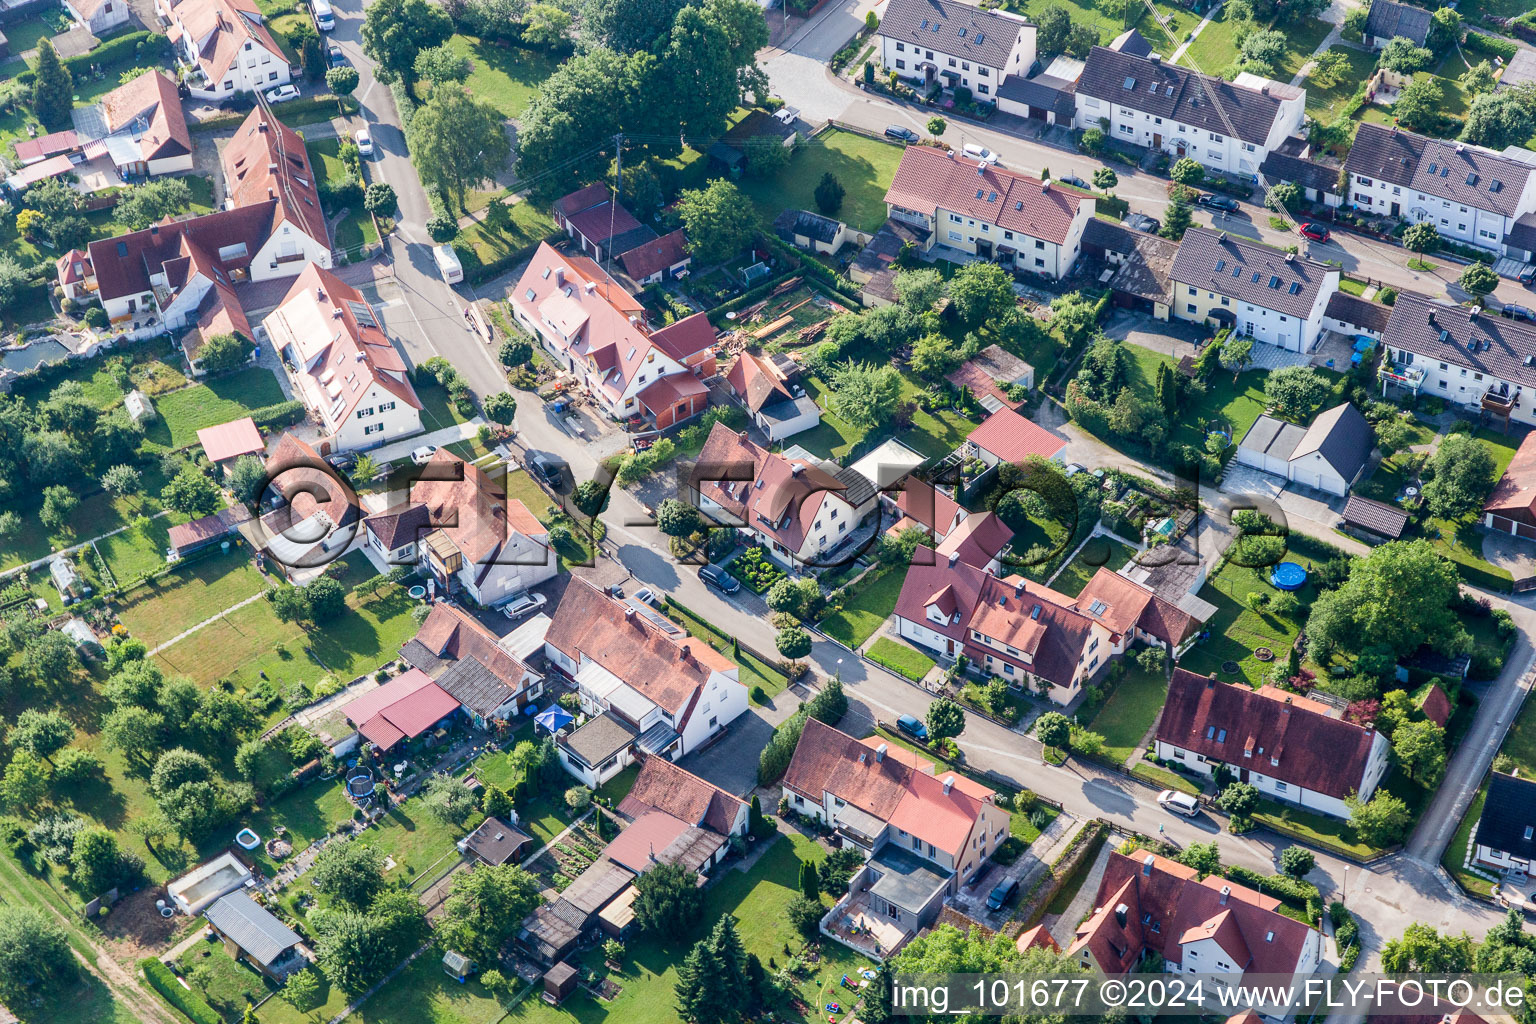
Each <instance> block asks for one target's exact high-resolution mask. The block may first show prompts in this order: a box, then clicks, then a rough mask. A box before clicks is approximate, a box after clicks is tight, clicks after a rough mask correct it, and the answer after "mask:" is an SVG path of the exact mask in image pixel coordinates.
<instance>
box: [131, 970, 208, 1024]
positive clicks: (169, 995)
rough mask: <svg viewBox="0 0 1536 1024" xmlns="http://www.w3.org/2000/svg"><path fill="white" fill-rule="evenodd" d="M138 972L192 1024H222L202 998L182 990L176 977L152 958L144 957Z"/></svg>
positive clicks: (194, 993)
mask: <svg viewBox="0 0 1536 1024" xmlns="http://www.w3.org/2000/svg"><path fill="white" fill-rule="evenodd" d="M139 970H141V971H143V972H144V977H145V979H146V980H148V981H149V985H150V987H151V988H153V989H154V990H155V991H156V992H158V993H160V995H161V996H163V997H164V998H165V1001H166V1002H168V1003H170V1004H171V1005H172V1006H174V1007H176V1009H178V1010H180V1011H181V1012H182V1013H184V1014H186V1015H187V1016H188V1017H190V1018H191V1019H192V1022H193V1024H224V1018H223V1017H221V1016H219V1015H218V1013H217V1012H216V1011H215V1010H214V1008H213V1007H211V1006H209V1005H208V1004H207V1003H206V1002H205V1001H204V1000H203V997H202V996H200V995H198V994H197V993H196V992H191V991H188V990H187V989H184V988H182V987H181V983H180V982H178V981H177V980H176V975H174V974H172V973H171V969H170V968H169V967H167V966H165V964H163V963H161V962H160V961H159V960H157V959H155V958H154V957H152V956H150V957H145V958H144V959H143V960H140V961H139Z"/></svg>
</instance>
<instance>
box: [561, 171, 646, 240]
mask: <svg viewBox="0 0 1536 1024" xmlns="http://www.w3.org/2000/svg"><path fill="white" fill-rule="evenodd" d="M557 209H558V210H559V212H560V213H561V214H563V215H564V217H565V220H566V223H568V224H570V225H571V226H572V227H573V228H575V229H576V230H577V231H578V232H579V233H580V234H581V235H582V236H583V237H585V238H586V239H587V241H589V242H592V243H593V244H595V245H602V244H603V243H604V242H607V241H608V240H609V239H611V238H618V237H619V236H621V235H625V234H628V233H630V232H641V233H644V232H649V233H650V237H651V238H653V239H654V238H655V237H656V232H654V231H651V230H650V229H649V228H647V227H646V226H645V225H643V224H641V223H640V222H639V221H638V220H635V216H634V214H632V213H630V212H629V211H628V210H626V209H625V208H624V207H623V205H622V204H620V203H616V202H614V200H613V191H612V190H611V189H609V188H608V186H607V185H603V184H597V185H588V186H587V187H586V188H583V189H578V190H577V191H575V192H572V193H570V194H568V195H565V196H562V197H561V198H560V199H559V200H558V201H557ZM637 237H638V236H637ZM640 241H641V242H643V241H645V239H643V238H642V239H640ZM637 244H638V243H637ZM630 248H634V246H630Z"/></svg>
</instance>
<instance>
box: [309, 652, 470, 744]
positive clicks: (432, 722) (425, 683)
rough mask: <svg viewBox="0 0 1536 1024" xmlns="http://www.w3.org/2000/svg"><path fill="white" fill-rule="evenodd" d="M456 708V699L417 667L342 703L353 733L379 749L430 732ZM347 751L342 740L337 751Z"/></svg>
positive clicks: (455, 710) (344, 714)
mask: <svg viewBox="0 0 1536 1024" xmlns="http://www.w3.org/2000/svg"><path fill="white" fill-rule="evenodd" d="M458 710H459V702H458V701H457V700H455V699H454V698H453V697H452V696H451V695H450V694H449V693H448V691H446V690H444V689H443V688H442V687H440V686H438V685H437V684H436V683H434V682H433V681H432V677H431V676H429V675H427V674H426V673H425V672H423V671H421V670H420V669H416V668H413V669H410V670H409V671H407V672H404V673H402V674H400V675H398V676H396V677H395V678H393V679H391V680H390V681H389V682H387V683H385V684H384V685H382V686H380V687H377V688H376V689H372V690H369V691H368V692H367V693H364V694H362V695H361V696H359V697H355V698H353V699H352V700H351V701H349V702H348V703H347V704H345V705H343V707H342V709H341V713H342V715H343V716H345V718H346V719H347V721H348V722H351V723H352V726H353V728H355V729H356V730H357V735H358V736H359V737H361V738H362V739H363V740H366V741H367V742H369V743H372V744H373V745H374V746H375V747H377V748H378V749H379V750H381V751H383V750H389V749H390V748H391V747H393V746H394V745H395V744H396V743H399V742H401V741H402V740H413V739H416V738H417V737H418V736H421V735H422V734H423V733H426V732H429V731H431V730H432V729H433V728H435V727H436V726H438V725H439V724H441V723H442V722H443V721H444V720H445V719H447V718H449V717H450V716H452V715H453V714H454V713H455V712H457V711H458ZM343 748H345V749H347V750H350V749H351V747H350V746H349V745H348V743H347V742H346V741H343V742H342V743H341V744H338V745H337V748H336V749H337V750H338V751H342V752H344V750H343Z"/></svg>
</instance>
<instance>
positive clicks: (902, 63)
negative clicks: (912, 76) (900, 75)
mask: <svg viewBox="0 0 1536 1024" xmlns="http://www.w3.org/2000/svg"><path fill="white" fill-rule="evenodd" d="M906 67H907V62H906V61H904V60H898V61H897V62H896V68H897V70H901V71H905V70H906Z"/></svg>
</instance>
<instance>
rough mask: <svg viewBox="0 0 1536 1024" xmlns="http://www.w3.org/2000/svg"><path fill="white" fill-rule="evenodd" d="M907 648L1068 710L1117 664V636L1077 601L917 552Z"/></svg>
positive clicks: (906, 617)
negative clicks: (963, 664) (960, 662)
mask: <svg viewBox="0 0 1536 1024" xmlns="http://www.w3.org/2000/svg"><path fill="white" fill-rule="evenodd" d="M894 614H895V618H896V630H897V633H898V634H899V635H900V636H901V637H902V639H904V640H908V641H910V642H912V643H914V644H917V645H918V646H920V647H925V648H927V649H928V650H930V651H932V652H933V653H935V654H936V655H938V656H939V657H940V658H943V659H945V660H947V661H954V660H955V658H956V657H958V656H959V655H961V654H964V655H965V656H966V657H967V658H969V659H970V661H971V666H970V667H971V671H973V672H975V673H977V674H979V675H982V676H984V677H991V676H997V677H998V678H999V679H1002V680H1004V681H1006V682H1008V683H1009V684H1011V685H1013V686H1017V687H1020V688H1024V687H1028V688H1029V689H1031V690H1033V691H1035V692H1037V693H1042V694H1044V695H1046V696H1049V697H1050V699H1051V700H1052V701H1054V702H1055V703H1057V704H1062V705H1065V704H1070V703H1071V702H1072V700H1073V699H1074V698H1076V697H1077V695H1078V694H1079V693H1080V692H1082V687H1083V686H1084V685H1085V684H1086V683H1087V682H1088V681H1089V680H1091V679H1092V678H1093V677H1094V675H1095V674H1096V673H1097V672H1098V671H1099V670H1100V669H1101V668H1102V667H1103V666H1104V665H1107V664H1108V663H1109V659H1110V658H1111V657H1113V656H1114V654H1115V651H1114V646H1113V643H1112V636H1113V634H1112V632H1111V631H1110V629H1109V627H1107V626H1106V625H1105V624H1104V623H1102V622H1099V621H1097V620H1096V619H1094V618H1092V617H1091V616H1089V615H1086V614H1084V613H1083V612H1082V611H1080V610H1078V608H1077V603H1076V601H1075V600H1074V599H1073V598H1070V597H1067V596H1066V595H1065V594H1060V593H1057V592H1056V591H1054V590H1051V589H1050V588H1049V587H1045V586H1042V585H1040V584H1038V583H1033V582H1031V581H1029V580H1026V579H1024V578H1023V577H1021V576H1010V577H1008V578H1007V579H999V578H997V577H996V576H993V575H992V574H991V573H988V572H986V571H985V570H984V569H979V568H977V567H975V566H972V565H967V564H966V563H965V562H963V561H961V559H960V557H959V555H958V554H951V555H950V556H949V557H947V558H941V557H938V556H937V555H935V553H934V552H933V551H931V550H929V549H928V548H925V547H919V548H918V549H917V551H916V552H915V553H914V554H913V556H912V567H911V569H909V570H908V571H907V578H906V580H905V581H904V582H903V583H902V587H901V594H900V596H898V597H897V599H896V610H895V613H894Z"/></svg>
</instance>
